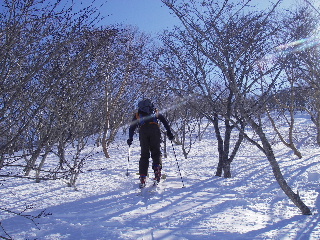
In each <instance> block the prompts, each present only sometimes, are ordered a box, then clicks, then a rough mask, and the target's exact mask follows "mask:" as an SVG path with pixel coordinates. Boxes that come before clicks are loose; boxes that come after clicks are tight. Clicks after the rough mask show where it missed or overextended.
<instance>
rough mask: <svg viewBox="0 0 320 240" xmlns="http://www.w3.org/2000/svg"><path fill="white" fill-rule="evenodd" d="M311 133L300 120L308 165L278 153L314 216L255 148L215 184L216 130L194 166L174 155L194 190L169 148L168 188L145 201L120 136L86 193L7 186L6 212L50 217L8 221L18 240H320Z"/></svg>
mask: <svg viewBox="0 0 320 240" xmlns="http://www.w3.org/2000/svg"><path fill="white" fill-rule="evenodd" d="M308 124H310V122H309V121H307V120H305V118H301V119H299V122H297V127H296V128H297V131H299V143H301V145H300V146H299V147H300V151H301V152H302V155H303V158H302V159H298V158H297V157H295V156H294V155H293V153H292V152H291V151H290V150H289V149H288V148H285V147H284V146H283V145H282V144H280V143H277V144H276V145H275V146H274V147H275V153H276V156H277V159H278V161H279V164H280V166H281V169H282V172H283V174H284V176H285V178H286V180H287V181H288V183H289V185H290V186H291V187H292V189H293V190H294V191H295V192H296V191H299V194H300V195H301V198H302V199H303V201H304V202H305V203H306V205H307V206H309V207H310V209H311V210H312V212H313V215H311V216H303V215H301V213H300V211H299V209H298V208H297V207H295V206H294V205H293V204H292V203H291V201H290V200H289V199H288V198H287V197H286V196H285V195H284V193H283V192H282V191H281V190H280V188H279V186H278V184H277V182H276V181H275V179H274V177H273V174H272V171H271V167H270V165H269V163H268V161H267V159H266V158H265V156H263V154H262V153H260V152H259V151H258V150H257V148H256V147H254V146H252V145H250V144H248V143H245V144H244V145H243V147H242V148H241V150H240V152H239V153H238V155H237V157H236V159H235V160H234V162H233V163H232V175H233V177H232V178H230V179H224V178H219V177H215V176H214V175H215V168H216V166H217V157H218V154H217V152H216V141H215V138H214V133H213V129H211V130H210V131H208V132H207V134H206V135H205V138H204V139H203V140H202V141H201V142H197V143H196V144H195V145H194V146H193V148H192V150H191V152H190V154H189V156H188V159H184V158H183V154H182V151H181V149H180V147H179V146H176V147H175V151H176V153H177V156H178V163H179V166H180V169H181V172H182V177H183V181H184V185H185V186H186V187H185V188H182V186H183V185H182V181H181V178H180V175H179V172H178V169H177V165H176V159H175V158H174V154H173V151H172V147H171V146H169V148H168V149H169V150H168V153H169V156H168V158H166V159H163V165H164V167H163V172H164V173H166V175H167V179H166V180H165V181H163V182H162V183H160V185H159V186H158V187H157V188H154V189H152V191H149V190H148V189H146V191H145V192H143V193H142V194H139V193H140V190H139V189H138V176H137V175H136V172H137V169H138V160H139V150H140V148H139V142H138V138H137V136H136V137H135V139H134V144H133V146H132V150H131V158H130V167H129V172H130V175H129V176H128V177H127V176H125V174H126V168H127V154H128V147H127V146H126V136H119V138H118V141H117V142H115V143H114V144H113V147H112V148H111V149H110V155H111V158H110V159H105V158H104V156H103V154H102V153H99V154H96V155H94V156H93V157H92V158H91V159H89V160H88V161H87V164H86V165H85V169H84V173H82V174H81V175H80V177H79V180H78V182H77V189H78V191H75V190H74V189H73V188H70V187H67V186H66V183H65V182H63V181H62V180H55V181H42V182H41V183H35V182H34V181H32V180H27V179H6V181H4V182H2V186H1V189H0V194H1V196H2V197H1V200H0V201H1V206H6V207H7V208H8V209H11V210H15V211H23V210H24V209H25V207H26V206H31V209H30V210H28V211H27V213H30V214H33V215H37V214H39V212H40V211H42V210H44V209H45V210H46V212H47V213H51V215H49V216H46V217H42V218H39V219H36V222H37V223H39V224H38V226H36V225H35V224H33V223H32V222H31V221H29V220H27V219H25V218H22V217H19V216H12V215H9V214H5V213H3V212H1V215H0V217H1V220H0V221H1V223H2V225H3V227H4V228H5V229H6V230H7V232H8V233H9V234H10V236H11V237H13V239H16V240H20V239H21V240H22V239H40V240H58V239H59V240H60V239H66V240H73V239H74V240H79V239H88V240H89V239H90V240H93V239H96V240H98V239H123V240H134V239H139V240H142V239H143V240H149V239H150V240H151V239H165V240H171V239H172V240H185V239H190V240H193V239H194V240H199V239H204V240H205V239H210V240H211V239H219V240H220V239H227V240H228V239H230V240H236V239H241V240H242V239H277V240H278V239H302V240H304V239H311V240H316V239H320V223H319V210H318V209H319V208H320V199H319V196H320V195H319V191H320V187H319V180H320V171H319V167H320V166H319V165H320V164H319V163H318V159H319V155H320V151H319V150H320V148H319V147H318V146H316V145H314V144H312V141H311V140H310V138H311V137H310V136H309V135H308V134H311V133H312V131H314V129H312V127H310V126H309V125H308ZM302 143H303V145H302ZM51 157H52V158H54V156H51ZM150 170H151V169H150ZM150 173H151V171H150ZM151 176H152V175H151ZM150 184H151V180H149V185H150ZM37 227H39V229H38V228H37ZM0 233H1V234H0V235H4V234H3V232H1V231H0Z"/></svg>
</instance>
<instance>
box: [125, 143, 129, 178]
mask: <svg viewBox="0 0 320 240" xmlns="http://www.w3.org/2000/svg"><path fill="white" fill-rule="evenodd" d="M129 161H130V145H129V148H128V163H127V173H126V176H129Z"/></svg>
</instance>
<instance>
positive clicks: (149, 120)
mask: <svg viewBox="0 0 320 240" xmlns="http://www.w3.org/2000/svg"><path fill="white" fill-rule="evenodd" d="M158 120H160V122H161V123H162V124H163V126H164V128H165V129H166V130H167V136H168V137H169V139H170V138H173V135H172V133H171V130H170V127H169V124H168V122H167V120H166V119H165V117H164V116H163V115H162V114H160V113H153V114H146V113H144V112H140V111H139V112H138V113H137V114H135V115H134V117H133V119H132V123H131V125H130V128H129V139H131V140H132V139H133V134H134V131H135V129H136V128H137V127H138V126H139V127H140V128H142V127H143V126H144V125H145V124H158Z"/></svg>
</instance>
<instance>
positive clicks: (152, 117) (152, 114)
mask: <svg viewBox="0 0 320 240" xmlns="http://www.w3.org/2000/svg"><path fill="white" fill-rule="evenodd" d="M141 112H143V113H145V114H141ZM136 118H137V120H138V121H139V125H140V126H142V125H144V124H145V123H148V124H158V120H157V118H158V111H157V110H156V109H155V107H154V105H153V103H152V102H151V100H150V99H144V100H142V101H140V102H139V103H138V112H137V113H136Z"/></svg>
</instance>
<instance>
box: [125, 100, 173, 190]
mask: <svg viewBox="0 0 320 240" xmlns="http://www.w3.org/2000/svg"><path fill="white" fill-rule="evenodd" d="M158 120H159V121H160V122H161V123H162V124H163V126H164V127H165V129H166V130H167V136H168V138H169V140H172V139H173V138H174V137H173V135H172V133H171V130H170V126H169V124H168V122H167V120H166V119H165V117H164V116H163V115H162V114H160V113H158V112H157V111H156V109H155V108H154V105H153V103H152V102H151V101H150V100H149V99H144V100H142V101H140V102H139V103H138V112H137V113H136V114H135V115H134V117H133V119H132V123H131V125H130V128H129V139H128V140H127V143H128V145H129V146H130V145H131V144H132V141H133V135H134V131H135V129H136V128H137V127H139V140H140V147H141V157H140V161H139V175H140V187H141V188H143V187H145V183H146V177H147V175H148V168H149V158H150V155H151V158H152V169H153V171H154V174H155V178H154V180H155V181H156V182H160V179H161V169H162V160H161V150H160V143H161V132H160V128H159V121H158Z"/></svg>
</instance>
